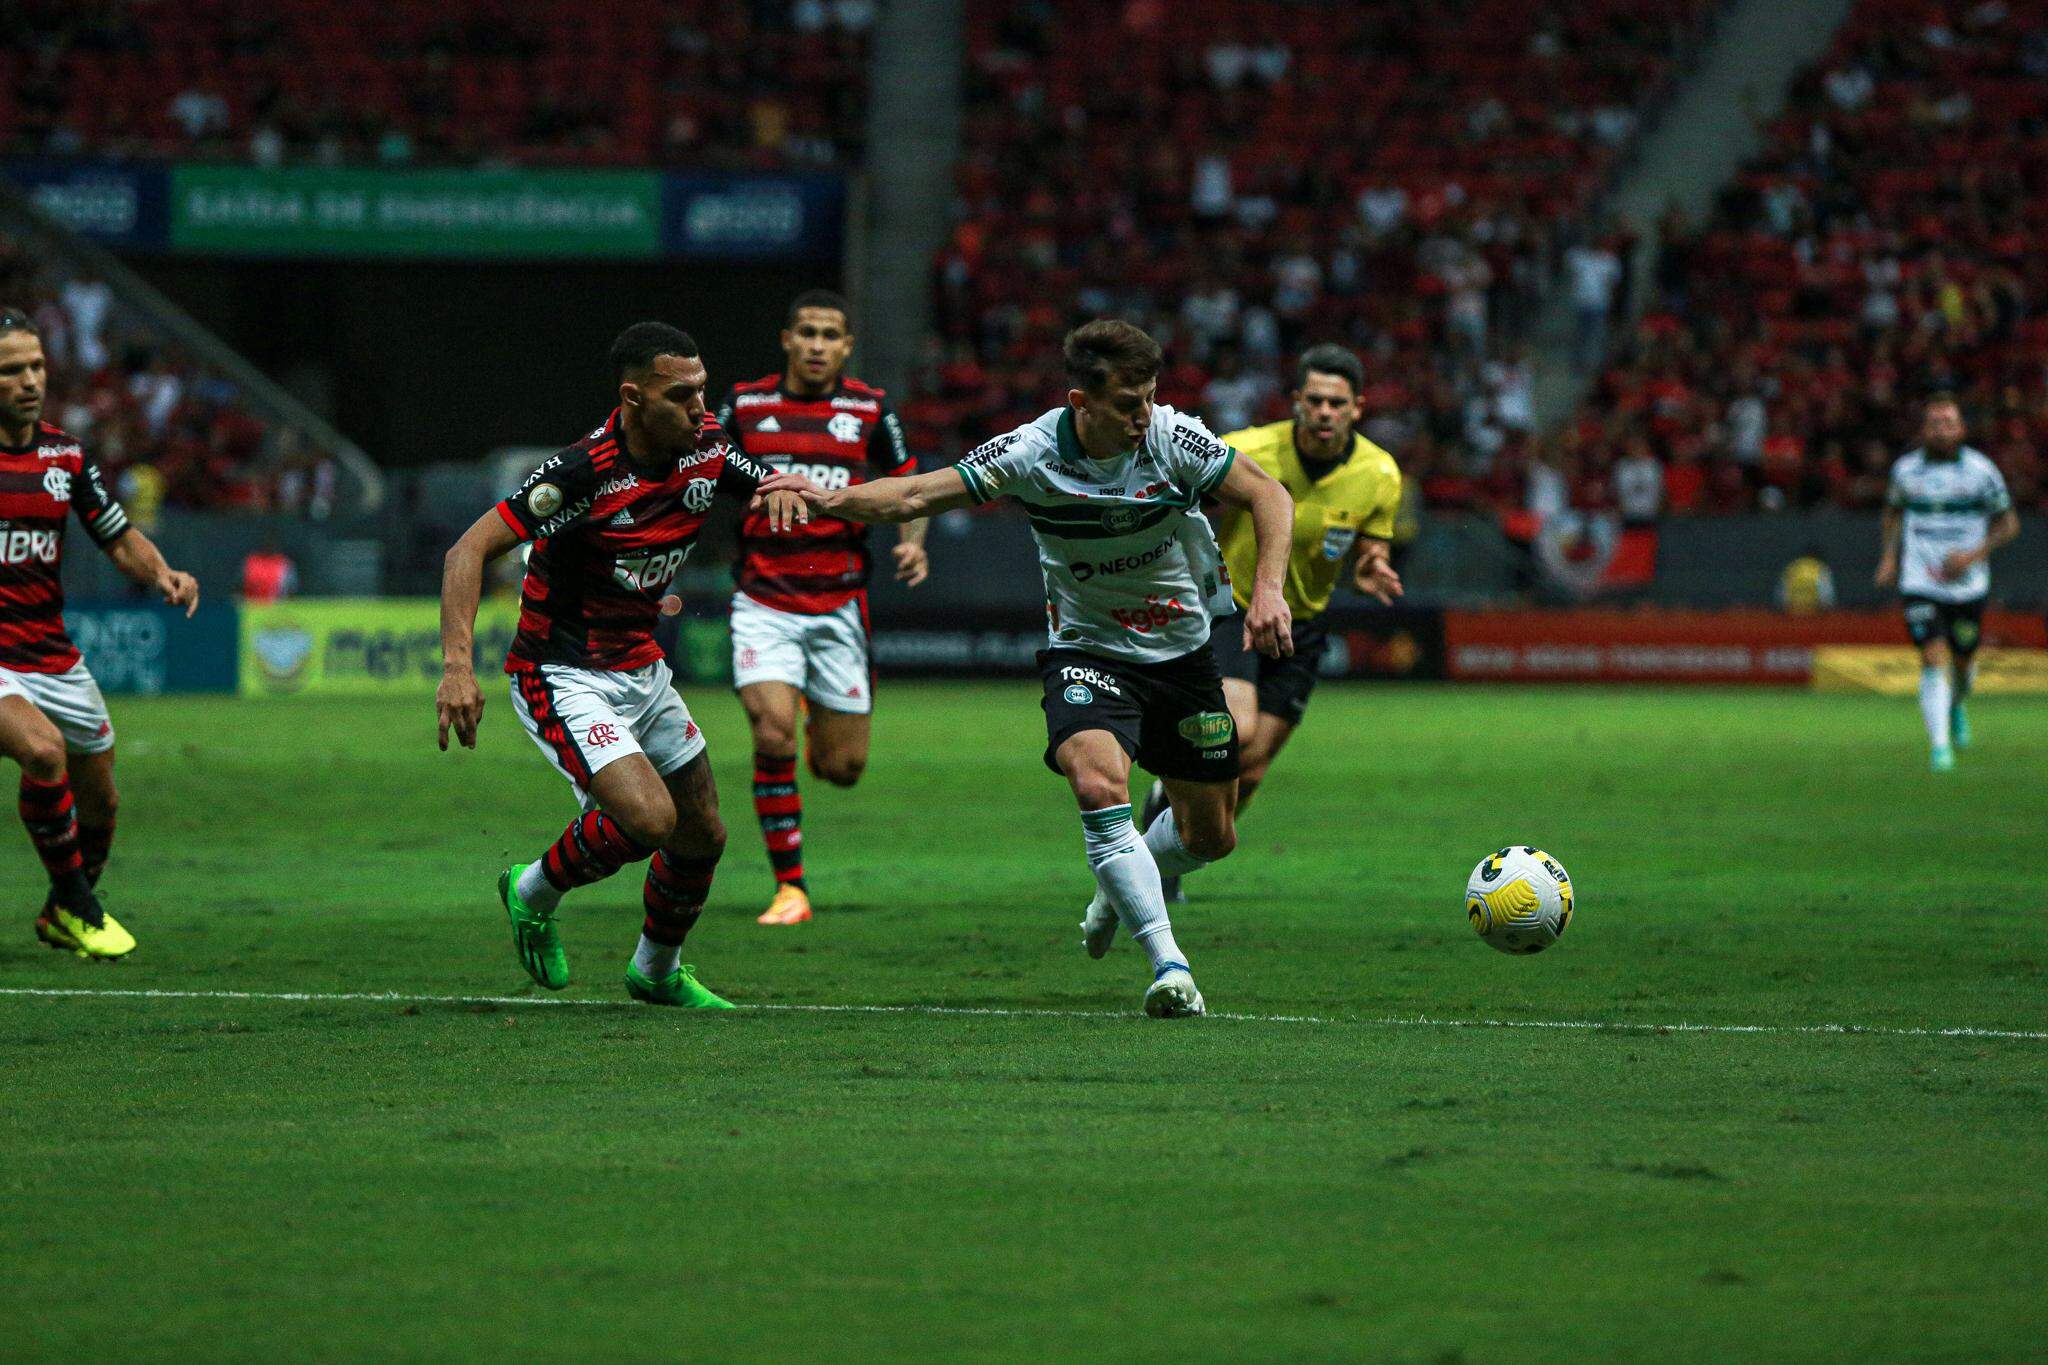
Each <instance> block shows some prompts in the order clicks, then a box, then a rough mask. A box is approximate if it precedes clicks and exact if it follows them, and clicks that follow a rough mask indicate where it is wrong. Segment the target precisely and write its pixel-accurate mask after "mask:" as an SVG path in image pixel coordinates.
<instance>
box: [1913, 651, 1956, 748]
mask: <svg viewBox="0 0 2048 1365" xmlns="http://www.w3.org/2000/svg"><path fill="white" fill-rule="evenodd" d="M1948 704H1949V684H1948V670H1947V669H1945V668H1929V667H1926V666H1925V665H1923V666H1922V667H1921V669H1920V719H1921V720H1923V721H1925V722H1926V723H1927V742H1928V743H1929V744H1931V745H1933V746H1934V747H1935V748H1936V749H1946V748H1948V747H1949V744H1948V740H1949V735H1948Z"/></svg>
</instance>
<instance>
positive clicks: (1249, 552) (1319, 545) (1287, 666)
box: [1144, 345, 1401, 900]
mask: <svg viewBox="0 0 2048 1365" xmlns="http://www.w3.org/2000/svg"><path fill="white" fill-rule="evenodd" d="M1364 387H1365V367H1364V366H1362V365H1360V364H1359V363H1358V357H1357V356H1355V355H1353V354H1352V353H1351V352H1350V351H1348V350H1346V349H1344V348H1343V347H1342V346H1337V345H1323V346H1316V347H1313V348H1311V349H1310V350H1308V351H1306V352H1304V353H1303V354H1302V357H1301V359H1300V361H1299V362H1298V363H1297V364H1296V367H1295V387H1294V394H1293V398H1294V416H1293V417H1292V418H1291V419H1290V420H1288V421H1285V422H1272V423H1269V424H1267V425H1266V426H1262V427H1249V428H1247V429H1246V430H1244V431H1233V432H1230V433H1228V434H1227V435H1225V436H1224V437H1223V441H1224V443H1225V444H1226V445H1229V446H1231V447H1232V448H1234V449H1235V450H1236V451H1237V452H1238V453H1239V454H1240V455H1243V456H1245V457H1246V458H1248V459H1251V460H1254V461H1256V462H1257V463H1258V465H1259V467H1260V468H1262V469H1264V470H1265V471H1266V472H1267V473H1268V474H1271V475H1272V476H1273V477H1274V478H1276V479H1278V480H1280V482H1281V483H1283V484H1285V485H1287V491H1288V492H1289V493H1291V494H1293V495H1294V546H1293V550H1292V553H1290V554H1289V556H1288V561H1287V580H1286V583H1285V584H1284V585H1283V586H1284V590H1285V596H1286V599H1287V605H1288V607H1289V609H1290V610H1292V611H1293V613H1294V653H1293V654H1291V655H1289V656H1287V657H1285V658H1279V659H1270V658H1267V657H1266V656H1264V655H1262V654H1258V653H1256V652H1254V651H1251V650H1247V649H1246V648H1245V647H1244V639H1243V636H1244V632H1243V631H1241V630H1220V629H1219V630H1216V631H1214V632H1212V633H1211V634H1210V637H1209V646H1210V648H1211V649H1212V650H1214V651H1215V654H1216V663H1217V667H1218V668H1219V669H1220V670H1221V671H1222V673H1223V695H1224V697H1225V699H1226V700H1227V701H1228V702H1229V704H1230V718H1231V719H1232V720H1233V721H1235V722H1236V724H1237V736H1238V744H1239V746H1240V749H1241V753H1242V757H1241V759H1240V766H1239V769H1238V778H1237V808H1238V810H1239V811H1242V810H1243V809H1244V808H1245V806H1246V805H1248V804H1249V803H1250V801H1251V799H1252V794H1253V793H1254V792H1256V791H1257V790H1258V789H1259V784H1260V783H1261V782H1263V781H1264V780H1265V777H1266V770H1267V769H1268V768H1270V767H1272V766H1273V759H1274V757H1275V756H1276V755H1277V754H1278V753H1279V752H1280V750H1281V748H1282V747H1284V746H1285V745H1286V743H1287V740H1288V737H1289V736H1291V735H1292V734H1293V733H1294V731H1295V727H1296V726H1298V725H1300V724H1301V718H1302V715H1303V713H1304V712H1306V711H1307V709H1308V699H1309V694H1310V693H1311V692H1313V691H1315V686H1316V665H1317V664H1318V663H1320V662H1321V660H1322V657H1323V646H1324V643H1325V641H1326V640H1327V639H1328V638H1329V626H1328V625H1327V623H1325V622H1324V620H1323V612H1324V610H1325V609H1326V608H1327V607H1328V606H1329V605H1330V594H1331V593H1332V592H1334V591H1335V590H1336V587H1337V580H1338V578H1339V577H1340V576H1341V575H1342V574H1343V573H1344V572H1345V569H1346V567H1347V566H1349V569H1350V573H1351V581H1352V583H1353V584H1354V585H1355V586H1356V587H1357V589H1358V590H1359V591H1360V592H1362V593H1365V594H1367V595H1369V596H1372V597H1376V598H1378V599H1379V600H1380V601H1381V602H1385V603H1389V604H1391V603H1392V602H1393V600H1394V599H1395V598H1396V597H1399V596H1400V595H1401V577H1400V575H1399V574H1397V573H1395V572H1394V569H1393V566H1392V565H1391V564H1389V563H1388V562H1387V547H1388V543H1389V542H1390V541H1391V540H1392V539H1393V536H1394V517H1395V514H1396V513H1397V512H1398V511H1399V510H1400V507H1401V470H1400V467H1399V466H1398V465H1396V464H1395V463H1394V457H1393V456H1391V455H1389V454H1387V452H1386V451H1384V450H1382V449H1380V448H1379V447H1378V446H1376V445H1374V444H1373V443H1372V442H1371V441H1368V440H1366V439H1365V437H1363V436H1361V435H1360V434H1359V433H1358V421H1359V418H1360V417H1361V416H1362V415H1363V413H1364V409H1365V400H1364V398H1363V397H1362V396H1361V394H1360V390H1361V389H1363V388H1364ZM1217 539H1218V540H1219V541H1220V542H1221V544H1222V548H1223V557H1224V559H1225V561H1226V562H1227V563H1228V564H1229V565H1230V576H1231V579H1232V580H1233V581H1234V583H1235V584H1236V588H1237V594H1238V600H1237V604H1238V608H1239V610H1243V608H1244V605H1245V593H1246V591H1247V590H1248V588H1249V587H1250V585H1251V581H1252V568H1253V565H1254V564H1255V563H1256V561H1257V558H1258V549H1257V546H1256V545H1255V544H1254V543H1253V540H1252V527H1251V519H1250V518H1249V517H1246V516H1244V515H1243V514H1242V513H1239V512H1236V511H1230V512H1226V513H1225V514H1224V520H1223V524H1222V526H1221V527H1220V528H1219V532H1218V536H1217ZM1165 807H1166V793H1165V791H1164V789H1163V787H1162V785H1161V784H1158V783H1154V784H1153V787H1152V793H1151V798H1150V799H1149V800H1148V801H1147V802H1146V803H1145V811H1144V823H1145V824H1146V825H1147V826H1150V825H1151V823H1152V821H1153V819H1154V818H1156V816H1157V814H1158V812H1159V811H1161V810H1164V809H1165ZM1167 881H1168V884H1167V887H1166V891H1167V895H1168V898H1169V899H1173V900H1179V899H1181V896H1180V887H1179V881H1180V879H1179V878H1178V877H1174V878H1169V879H1167Z"/></svg>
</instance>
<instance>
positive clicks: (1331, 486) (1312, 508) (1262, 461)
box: [1222, 421, 1401, 618]
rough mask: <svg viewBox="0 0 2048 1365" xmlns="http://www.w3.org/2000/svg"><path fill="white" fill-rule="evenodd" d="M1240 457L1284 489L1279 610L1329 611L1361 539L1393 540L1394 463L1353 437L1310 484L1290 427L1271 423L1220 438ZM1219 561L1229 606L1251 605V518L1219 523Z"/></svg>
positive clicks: (1397, 473)
mask: <svg viewBox="0 0 2048 1365" xmlns="http://www.w3.org/2000/svg"><path fill="white" fill-rule="evenodd" d="M1223 441H1224V444H1226V445H1228V446H1231V447H1233V448H1234V449H1235V450H1236V451H1237V452H1238V453H1239V454H1240V455H1244V456H1246V457H1248V458H1250V459H1252V460H1255V461H1257V462H1258V465H1259V468H1261V469H1263V470H1265V471H1266V472H1267V473H1268V474H1271V475H1272V476H1273V477H1274V478H1276V479H1278V480H1280V482H1281V483H1283V484H1285V485H1286V486H1287V491H1288V492H1289V493H1291V494H1293V495H1294V545H1293V548H1292V550H1291V551H1290V552H1289V554H1288V556H1287V580H1286V583H1285V585H1284V588H1285V595H1286V598H1287V608H1288V610H1289V611H1291V612H1293V613H1294V615H1295V616H1296V617H1297V618H1302V617H1309V616H1315V615H1319V614H1320V613H1321V612H1322V611H1323V609H1324V608H1326V607H1328V606H1329V605H1330V594H1331V593H1332V592H1333V591H1335V590H1336V587H1337V574H1338V572H1339V571H1340V570H1341V569H1342V568H1343V567H1344V563H1345V561H1346V560H1347V559H1348V558H1349V557H1350V553H1351V547H1352V546H1354V545H1356V544H1357V543H1358V538H1359V537H1360V536H1361V535H1365V536H1373V537H1375V538H1377V539H1380V540H1392V539H1393V538H1394V516H1395V514H1396V513H1397V512H1399V511H1400V509H1401V468H1400V466H1399V465H1397V464H1395V463H1394V457H1393V456H1391V455H1389V454H1387V452H1386V451H1384V450H1382V449H1380V448H1379V447H1378V446H1376V445H1374V444H1373V443H1372V442H1371V441H1368V440H1366V439H1365V437H1363V436H1360V435H1357V434H1356V433H1354V434H1353V435H1352V437H1351V454H1350V455H1349V456H1347V457H1346V458H1345V460H1344V461H1343V463H1341V464H1339V465H1338V466H1337V467H1336V468H1334V469H1332V470H1331V471H1330V472H1329V473H1327V474H1325V475H1323V477H1322V478H1320V479H1316V480H1314V481H1310V479H1309V476H1308V471H1307V470H1306V469H1304V468H1302V464H1301V452H1300V451H1298V450H1296V449H1295V447H1294V423H1293V422H1292V421H1286V422H1272V423H1269V424H1267V425H1266V426H1262V427H1248V428H1246V429H1245V430H1243V431H1233V432H1231V433H1230V434H1229V435H1227V436H1225V437H1224V438H1223ZM1222 540H1223V557H1224V559H1225V561H1226V562H1228V563H1229V565H1230V578H1231V585H1232V587H1233V588H1235V590H1236V593H1237V604H1238V606H1240V607H1243V606H1245V605H1246V604H1247V603H1248V602H1250V600H1251V591H1252V572H1253V570H1254V569H1255V568H1256V567H1257V565H1258V562H1259V549H1258V542H1257V541H1256V540H1255V539H1254V538H1253V536H1252V519H1251V517H1250V516H1249V515H1247V514H1245V513H1244V512H1242V511H1236V510H1233V511H1232V512H1231V514H1230V515H1229V516H1228V517H1227V518H1225V520H1224V525H1223V536H1222Z"/></svg>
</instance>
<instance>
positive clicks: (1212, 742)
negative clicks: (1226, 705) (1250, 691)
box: [1175, 711, 1232, 749]
mask: <svg viewBox="0 0 2048 1365" xmlns="http://www.w3.org/2000/svg"><path fill="white" fill-rule="evenodd" d="M1175 728H1177V729H1178V730H1179V731H1180V737H1181V738H1182V739H1184V740H1186V741H1187V742H1188V743H1190V744H1192V745H1194V746H1195V747H1196V748H1197V749H1211V748H1214V747H1215V746H1217V745H1219V744H1226V743H1228V742H1229V740H1230V736H1231V733H1232V727H1231V724H1230V713H1229V712H1228V711H1203V712H1201V713H1200V714H1199V715H1193V716H1187V717H1185V718H1183V719H1182V721H1181V723H1180V724H1179V725H1178V726H1177V727H1175Z"/></svg>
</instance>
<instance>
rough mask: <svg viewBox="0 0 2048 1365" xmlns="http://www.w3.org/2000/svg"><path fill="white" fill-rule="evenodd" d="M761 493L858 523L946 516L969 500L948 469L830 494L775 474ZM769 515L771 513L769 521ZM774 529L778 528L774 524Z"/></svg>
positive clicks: (797, 478) (957, 474) (797, 477)
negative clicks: (788, 495)
mask: <svg viewBox="0 0 2048 1365" xmlns="http://www.w3.org/2000/svg"><path fill="white" fill-rule="evenodd" d="M760 491H761V493H763V494H775V493H794V494H795V495H796V496H797V497H799V498H801V499H802V500H803V502H804V504H805V506H806V507H807V509H808V510H809V511H811V512H822V513H824V514H826V515H827V516H834V517H843V518H844V519H846V520H847V521H859V522H878V521H881V522H906V521H917V520H919V519H921V518H924V517H933V516H937V515H938V514H939V513H941V512H950V511H952V510H953V509H954V508H956V507H966V506H968V505H969V504H971V503H972V502H973V501H974V498H973V497H972V496H971V495H970V494H969V493H968V491H967V481H966V480H965V479H964V478H962V477H961V476H960V471H959V470H958V469H956V468H954V467H953V466H951V465H948V466H947V467H946V468H944V469H934V470H933V471H932V472H931V473H929V474H913V475H911V476H910V477H908V478H902V479H876V480H875V481H874V482H872V483H862V484H855V485H854V486H852V487H851V488H835V489H832V490H830V491H827V490H826V489H823V488H820V487H818V485H816V484H815V483H812V482H811V481H810V480H809V479H807V478H805V477H804V476H803V475H801V474H777V475H775V476H774V477H773V478H770V479H767V480H765V481H764V482H763V483H762V484H761V488H760ZM772 515H773V513H772V511H771V517H772ZM776 529H777V530H782V529H784V527H783V526H781V525H777V527H776Z"/></svg>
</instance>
